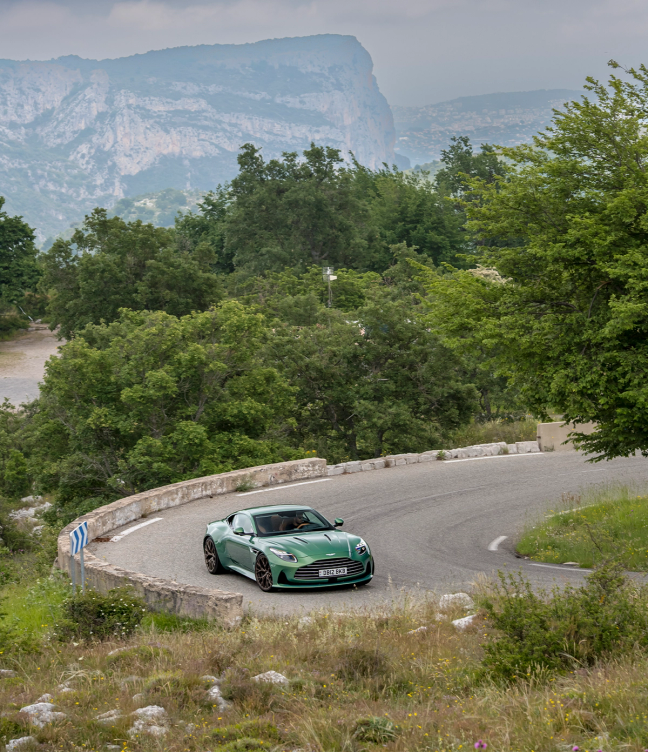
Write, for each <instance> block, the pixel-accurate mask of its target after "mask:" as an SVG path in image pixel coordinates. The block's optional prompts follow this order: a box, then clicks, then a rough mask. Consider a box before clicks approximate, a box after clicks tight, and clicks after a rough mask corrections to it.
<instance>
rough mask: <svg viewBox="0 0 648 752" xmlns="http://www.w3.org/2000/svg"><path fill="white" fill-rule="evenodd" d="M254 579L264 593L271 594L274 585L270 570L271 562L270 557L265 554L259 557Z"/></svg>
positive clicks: (255, 566) (255, 565)
mask: <svg viewBox="0 0 648 752" xmlns="http://www.w3.org/2000/svg"><path fill="white" fill-rule="evenodd" d="M254 578H255V580H256V584H257V585H258V586H259V587H260V588H261V590H263V592H264V593H269V592H270V591H271V590H272V587H273V585H274V583H273V582H272V570H271V569H270V562H269V561H268V557H267V556H265V555H264V554H259V555H258V556H257V559H256V562H255V564H254Z"/></svg>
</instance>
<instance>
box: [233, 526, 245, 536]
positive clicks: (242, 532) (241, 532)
mask: <svg viewBox="0 0 648 752" xmlns="http://www.w3.org/2000/svg"><path fill="white" fill-rule="evenodd" d="M233 532H234V535H245V530H243V528H242V527H235V528H234V531H233Z"/></svg>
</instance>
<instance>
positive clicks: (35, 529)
mask: <svg viewBox="0 0 648 752" xmlns="http://www.w3.org/2000/svg"><path fill="white" fill-rule="evenodd" d="M44 527H45V525H36V526H35V527H33V528H32V531H31V534H32V535H36V536H38V535H40V534H41V533H42V532H43V528H44Z"/></svg>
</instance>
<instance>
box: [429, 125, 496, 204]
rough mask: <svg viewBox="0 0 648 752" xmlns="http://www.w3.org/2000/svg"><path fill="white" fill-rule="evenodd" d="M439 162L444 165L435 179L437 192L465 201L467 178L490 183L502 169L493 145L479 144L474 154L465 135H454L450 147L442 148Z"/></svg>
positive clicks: (468, 196)
mask: <svg viewBox="0 0 648 752" xmlns="http://www.w3.org/2000/svg"><path fill="white" fill-rule="evenodd" d="M441 163H442V164H443V167H442V168H441V169H440V170H439V171H438V172H437V173H436V175H435V178H434V181H435V183H436V186H437V189H438V190H439V192H440V193H441V194H442V195H444V196H453V197H454V198H465V199H468V200H469V198H470V191H471V186H470V178H479V180H481V181H483V182H484V183H487V184H492V183H494V182H495V177H496V176H497V175H501V174H502V172H503V170H504V169H505V168H504V165H503V164H502V162H501V161H500V159H499V158H498V156H497V150H496V147H494V146H491V145H490V144H482V145H481V149H480V151H479V152H477V153H475V152H474V151H473V147H472V144H471V143H470V139H469V138H468V136H453V137H452V138H451V139H450V146H449V147H448V148H447V149H442V150H441Z"/></svg>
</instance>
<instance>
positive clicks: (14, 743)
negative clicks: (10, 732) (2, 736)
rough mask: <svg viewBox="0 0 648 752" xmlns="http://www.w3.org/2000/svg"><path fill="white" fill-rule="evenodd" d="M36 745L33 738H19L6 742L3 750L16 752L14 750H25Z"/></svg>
mask: <svg viewBox="0 0 648 752" xmlns="http://www.w3.org/2000/svg"><path fill="white" fill-rule="evenodd" d="M36 744H37V741H36V739H35V738H34V737H33V736H21V737H20V738H19V739H12V740H11V741H9V742H7V746H6V747H5V749H6V750H7V752H16V750H19V749H25V747H33V746H35V745H36Z"/></svg>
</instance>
